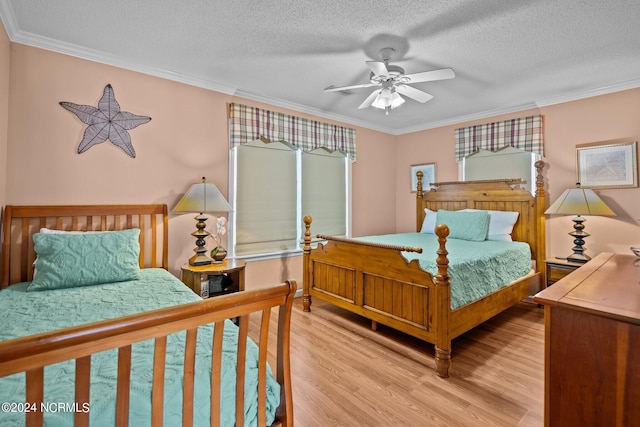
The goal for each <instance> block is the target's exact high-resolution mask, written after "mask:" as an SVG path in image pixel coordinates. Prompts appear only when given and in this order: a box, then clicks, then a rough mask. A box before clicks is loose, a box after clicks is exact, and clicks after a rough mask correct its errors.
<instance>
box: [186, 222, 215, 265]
mask: <svg viewBox="0 0 640 427" xmlns="http://www.w3.org/2000/svg"><path fill="white" fill-rule="evenodd" d="M195 219H196V221H197V222H196V228H197V230H196V231H194V232H193V233H191V235H192V236H193V237H195V238H196V247H195V248H193V251H194V252H195V253H196V254H195V255H194V256H192V257H191V258H189V265H208V264H211V261H212V260H211V258H209V257H208V256H207V255H206V253H207V248H206V247H205V246H206V242H205V238H206V237H207V236H208V235H209V234H210V233H209V232H208V231H207V230H205V229H204V228H205V227H206V226H207V224H206V223H205V221H206V220H207V216H206V215H203V214H200V215H196V217H195Z"/></svg>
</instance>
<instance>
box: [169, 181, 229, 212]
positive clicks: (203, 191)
mask: <svg viewBox="0 0 640 427" xmlns="http://www.w3.org/2000/svg"><path fill="white" fill-rule="evenodd" d="M231 210H232V209H231V206H229V203H227V201H226V200H225V198H224V196H223V195H222V193H221V192H220V190H218V187H216V185H215V184H211V183H209V182H206V180H205V179H204V178H202V182H200V183H197V184H193V185H192V186H191V188H189V191H187V192H186V193H185V194H184V196H182V199H180V201H179V202H178V204H177V205H176V206H175V207H174V208H173V211H174V212H196V213H205V212H230V211H231Z"/></svg>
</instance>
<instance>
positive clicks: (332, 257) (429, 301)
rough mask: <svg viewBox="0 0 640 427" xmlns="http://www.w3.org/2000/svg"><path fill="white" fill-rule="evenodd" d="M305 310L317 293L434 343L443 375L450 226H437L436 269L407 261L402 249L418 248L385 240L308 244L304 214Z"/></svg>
mask: <svg viewBox="0 0 640 427" xmlns="http://www.w3.org/2000/svg"><path fill="white" fill-rule="evenodd" d="M304 222H305V226H306V233H305V246H304V261H303V263H304V273H303V274H304V282H303V283H304V284H303V292H302V299H303V310H304V311H310V310H311V298H312V297H317V298H320V299H322V300H324V301H328V302H330V303H332V304H334V305H336V306H338V307H341V308H344V309H346V310H349V311H352V312H354V313H357V314H359V315H361V316H364V317H366V318H368V319H371V320H372V322H374V323H373V326H374V327H375V324H376V323H378V322H379V323H381V324H384V325H387V326H390V327H392V328H394V329H397V330H400V331H403V332H406V333H408V334H410V335H413V336H415V337H418V338H420V339H423V340H425V341H427V342H430V343H433V344H435V346H436V371H437V372H438V374H439V375H441V376H444V377H446V376H447V375H448V369H449V364H450V357H449V355H450V353H451V340H450V338H449V334H448V326H447V325H448V323H449V312H450V308H449V306H450V301H451V295H450V288H449V276H448V274H447V267H448V263H449V261H448V259H447V251H446V249H445V243H446V238H447V236H448V234H449V229H448V227H447V226H445V225H441V226H439V227H438V228H437V230H436V233H437V235H438V240H439V242H440V248H439V250H438V258H437V260H436V263H437V265H438V274H436V275H435V277H434V276H432V275H431V274H430V273H429V272H426V271H424V270H422V269H421V268H420V266H419V264H418V261H417V260H414V261H411V262H410V263H407V260H406V259H405V258H404V257H403V256H402V254H401V252H422V249H420V248H411V247H404V246H394V245H384V244H377V243H370V242H365V241H358V240H351V239H342V238H336V237H331V236H323V235H318V236H317V237H319V238H321V239H323V240H326V241H327V242H326V244H318V247H317V248H315V249H314V250H313V251H312V250H311V238H310V225H311V218H310V217H305V219H304Z"/></svg>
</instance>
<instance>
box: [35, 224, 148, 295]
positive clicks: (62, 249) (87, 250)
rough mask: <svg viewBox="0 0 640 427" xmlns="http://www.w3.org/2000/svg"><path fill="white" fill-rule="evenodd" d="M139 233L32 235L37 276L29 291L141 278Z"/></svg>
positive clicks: (133, 230)
mask: <svg viewBox="0 0 640 427" xmlns="http://www.w3.org/2000/svg"><path fill="white" fill-rule="evenodd" d="M139 236H140V230H139V229H131V230H122V231H110V232H105V233H64V234H46V233H36V234H34V235H33V243H34V250H35V252H36V255H37V259H36V261H35V268H36V269H37V271H38V274H36V276H35V277H34V278H33V281H32V282H31V284H30V285H29V287H28V289H27V290H28V291H43V290H50V289H64V288H75V287H78V286H89V285H98V284H101V283H112V282H123V281H126V280H136V279H139V278H140V266H139V264H138V259H139V256H140V242H139V240H138V238H139Z"/></svg>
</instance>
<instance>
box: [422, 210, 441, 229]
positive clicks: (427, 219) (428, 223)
mask: <svg viewBox="0 0 640 427" xmlns="http://www.w3.org/2000/svg"><path fill="white" fill-rule="evenodd" d="M437 216H438V213H437V212H435V211H432V210H431V209H428V208H424V221H422V228H421V229H420V232H421V233H425V234H436V218H437Z"/></svg>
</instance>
